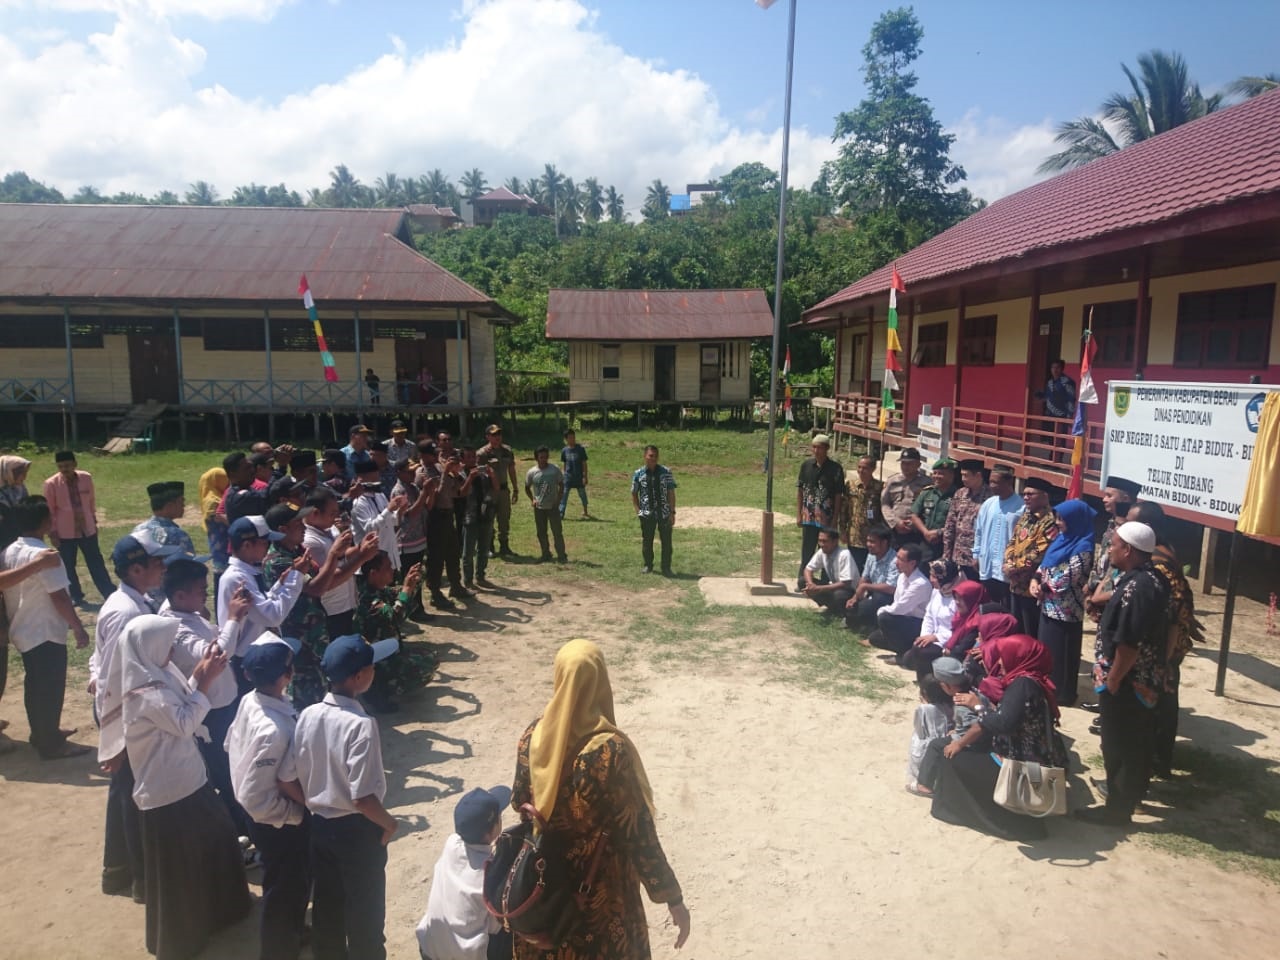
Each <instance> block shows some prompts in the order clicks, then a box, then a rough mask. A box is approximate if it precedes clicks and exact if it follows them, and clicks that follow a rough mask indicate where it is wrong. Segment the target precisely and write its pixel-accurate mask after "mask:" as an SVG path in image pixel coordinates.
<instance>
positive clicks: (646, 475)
mask: <svg viewBox="0 0 1280 960" xmlns="http://www.w3.org/2000/svg"><path fill="white" fill-rule="evenodd" d="M631 503H632V505H633V506H634V507H635V508H636V516H637V517H639V518H640V537H641V548H640V552H641V555H642V556H643V557H644V572H645V573H653V535H654V533H657V534H658V537H659V538H660V539H661V541H662V575H663V576H664V577H669V576H671V528H672V527H673V526H675V522H676V478H675V477H673V476H672V475H671V471H670V470H668V469H667V468H666V467H664V466H662V465H661V464H660V463H658V448H657V447H655V446H654V445H653V444H649V446H647V447H645V448H644V466H643V467H641V468H640V469H639V470H637V471H636V472H635V473H633V474H632V475H631Z"/></svg>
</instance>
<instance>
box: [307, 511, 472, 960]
mask: <svg viewBox="0 0 1280 960" xmlns="http://www.w3.org/2000/svg"><path fill="white" fill-rule="evenodd" d="M441 512H443V511H441ZM449 519H450V521H451V522H452V519H453V518H452V517H450V518H449ZM311 873H312V878H313V883H314V894H313V902H312V909H311V949H312V951H313V952H314V954H315V958H316V960H386V956H387V941H386V937H385V936H384V934H383V928H384V926H385V921H386V913H387V848H386V847H384V846H383V845H382V831H381V830H380V829H378V826H377V825H376V824H375V823H374V822H373V821H372V820H369V819H368V818H367V817H364V816H362V815H361V814H358V813H355V814H351V815H350V816H346V817H337V818H335V819H332V820H330V819H328V818H326V817H320V816H312V817H311Z"/></svg>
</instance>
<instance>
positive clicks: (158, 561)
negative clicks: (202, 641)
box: [89, 530, 182, 903]
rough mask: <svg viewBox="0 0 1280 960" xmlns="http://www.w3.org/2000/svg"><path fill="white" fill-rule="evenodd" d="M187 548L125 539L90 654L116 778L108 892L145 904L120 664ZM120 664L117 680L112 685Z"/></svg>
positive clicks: (104, 753) (102, 759) (102, 751)
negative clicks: (124, 645)
mask: <svg viewBox="0 0 1280 960" xmlns="http://www.w3.org/2000/svg"><path fill="white" fill-rule="evenodd" d="M181 549H182V548H181V547H179V546H177V545H176V544H173V545H166V544H162V543H159V542H157V541H156V540H155V539H154V538H153V537H152V536H151V534H150V532H149V531H145V530H144V531H142V532H140V533H137V534H130V535H129V536H127V537H121V538H120V539H119V540H118V541H116V545H115V546H114V547H112V549H111V565H112V566H113V567H114V568H115V571H116V578H117V579H118V580H119V581H120V585H119V586H118V587H116V589H115V590H113V591H112V592H111V594H110V595H109V596H108V597H107V598H106V600H104V601H103V603H102V609H100V610H99V611H98V622H97V624H96V625H95V626H94V634H93V654H92V655H91V656H90V657H89V692H90V693H91V694H93V709H94V715H95V716H96V718H97V721H98V762H99V763H100V764H101V765H102V769H103V771H104V772H105V773H108V774H110V776H111V785H110V787H108V788H107V821H106V832H105V836H104V838H103V852H102V892H103V893H108V894H110V893H124V894H128V893H129V892H130V891H132V893H133V898H134V899H135V900H137V901H138V902H139V903H140V902H142V897H143V892H142V891H143V890H144V889H145V885H144V878H143V866H142V824H141V822H140V820H139V819H138V807H137V805H136V804H135V803H134V802H133V787H134V778H133V767H132V766H130V764H129V755H128V754H127V753H126V752H125V741H124V712H123V711H124V699H123V693H124V691H123V690H122V689H121V684H120V680H119V677H120V670H119V667H118V665H115V664H114V662H113V661H114V659H115V657H116V655H117V652H118V648H119V645H120V635H121V634H122V633H124V628H125V627H126V626H128V625H129V621H130V620H133V619H134V618H135V617H140V616H142V615H144V614H148V613H154V612H155V609H154V608H153V607H152V606H151V599H150V598H149V597H148V596H147V594H148V593H151V592H152V591H154V590H158V589H159V588H160V585H161V583H162V581H163V579H164V561H165V559H166V558H168V557H173V556H177V555H178V554H179V553H180V552H181ZM113 668H114V671H115V672H114V676H115V678H116V681H115V683H112V676H113Z"/></svg>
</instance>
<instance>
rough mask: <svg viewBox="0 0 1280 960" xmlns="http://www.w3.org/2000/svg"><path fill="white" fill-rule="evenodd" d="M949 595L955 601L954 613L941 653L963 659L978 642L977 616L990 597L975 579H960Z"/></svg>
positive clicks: (980, 614)
mask: <svg viewBox="0 0 1280 960" xmlns="http://www.w3.org/2000/svg"><path fill="white" fill-rule="evenodd" d="M951 597H952V599H953V600H954V601H955V613H953V614H952V615H951V636H950V637H949V638H948V639H947V642H946V643H944V644H943V654H944V655H945V656H948V657H955V658H956V659H958V660H964V658H965V657H966V656H968V654H969V651H970V650H972V649H973V648H974V646H975V645H976V644H977V642H978V618H979V617H980V616H982V608H983V607H984V606H985V605H987V604H988V603H989V602H990V601H991V598H990V597H989V596H988V595H987V591H986V588H985V587H983V585H982V584H981V583H979V582H978V581H976V580H961V581H960V582H959V583H957V584H956V585H955V589H954V590H952V591H951ZM997 606H998V605H997Z"/></svg>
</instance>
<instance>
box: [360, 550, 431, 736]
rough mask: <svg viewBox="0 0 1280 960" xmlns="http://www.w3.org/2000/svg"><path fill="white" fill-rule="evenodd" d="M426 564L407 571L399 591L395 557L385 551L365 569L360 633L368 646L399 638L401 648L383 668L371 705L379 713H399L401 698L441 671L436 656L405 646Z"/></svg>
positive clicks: (370, 697)
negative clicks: (393, 565) (408, 622)
mask: <svg viewBox="0 0 1280 960" xmlns="http://www.w3.org/2000/svg"><path fill="white" fill-rule="evenodd" d="M421 576H422V566H421V565H420V564H417V565H414V566H413V567H410V568H409V569H408V570H407V571H405V578H404V583H403V584H401V585H400V586H399V587H398V588H397V587H396V583H395V571H393V570H392V569H391V558H390V557H388V556H387V555H386V554H385V553H383V552H381V551H379V552H378V553H376V554H374V556H373V559H371V560H369V561H367V562H366V563H365V565H364V566H363V567H362V568H361V569H360V581H361V582H360V602H359V604H358V605H357V606H356V616H355V630H356V633H358V634H359V635H360V636H361V637H363V638H364V640H365V642H366V643H377V642H378V641H379V640H386V639H388V638H389V637H394V638H396V639H398V640H400V649H399V650H398V651H397V652H396V653H395V654H393V655H392V656H390V657H388V658H387V659H386V660H384V661H383V662H382V663H381V665H379V667H378V669H377V671H376V673H375V677H374V684H373V688H372V689H371V690H370V692H369V693H368V694H366V696H365V703H366V704H368V705H369V707H370V708H371V709H372V710H373V712H375V713H395V712H396V711H397V710H398V709H399V707H398V705H397V704H396V702H395V699H394V698H395V697H400V696H406V695H408V694H411V693H416V692H417V691H419V690H421V689H422V688H423V687H425V686H426V685H427V684H428V683H430V682H431V678H432V677H433V676H434V675H435V672H436V663H437V661H436V658H435V657H434V656H433V655H432V654H430V653H428V652H426V651H425V650H423V649H422V648H421V645H417V644H415V645H414V647H415V648H416V649H415V648H410V646H409V645H408V644H406V643H405V642H404V636H403V630H404V622H405V620H406V618H407V617H408V615H409V613H410V611H411V604H412V599H413V597H414V596H416V594H417V592H418V586H419V583H420V579H419V578H420V577H421Z"/></svg>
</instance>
